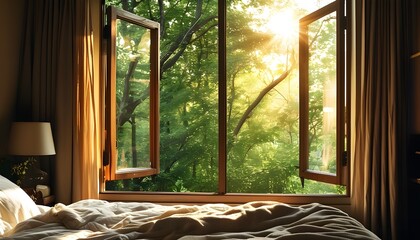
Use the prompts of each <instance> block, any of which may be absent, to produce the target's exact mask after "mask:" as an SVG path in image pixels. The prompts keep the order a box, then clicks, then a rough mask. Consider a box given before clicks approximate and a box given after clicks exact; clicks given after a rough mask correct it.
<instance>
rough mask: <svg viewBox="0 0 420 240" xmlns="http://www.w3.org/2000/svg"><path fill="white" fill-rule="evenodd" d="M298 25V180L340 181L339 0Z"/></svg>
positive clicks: (342, 59) (343, 163)
mask: <svg viewBox="0 0 420 240" xmlns="http://www.w3.org/2000/svg"><path fill="white" fill-rule="evenodd" d="M299 25H300V29H299V30H300V39H299V84H300V93H299V95H300V102H299V104H300V109H299V111H300V122H299V129H300V156H299V161H300V162H299V176H300V178H301V179H302V185H303V181H304V179H312V180H317V181H322V182H327V183H332V184H341V185H345V178H344V174H345V172H346V171H345V170H344V168H345V167H346V164H347V151H346V146H345V145H346V140H345V138H346V133H345V126H346V125H345V124H346V110H345V107H346V102H345V98H346V93H345V91H346V87H345V85H346V79H345V70H344V69H345V41H344V40H345V17H344V1H342V0H337V1H335V2H332V3H330V4H329V5H326V6H325V7H323V8H321V9H318V10H317V11H315V12H312V13H310V14H308V15H306V16H305V17H303V18H301V19H300V22H299ZM319 103H322V105H321V104H319Z"/></svg>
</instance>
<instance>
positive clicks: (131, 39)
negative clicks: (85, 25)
mask: <svg viewBox="0 0 420 240" xmlns="http://www.w3.org/2000/svg"><path fill="white" fill-rule="evenodd" d="M116 44H117V46H116V54H117V56H116V57H117V84H116V94H117V97H116V100H117V103H116V106H117V111H116V114H117V116H116V120H117V121H116V122H117V128H116V129H117V154H118V162H117V173H123V172H125V171H127V170H129V169H130V168H150V167H151V166H150V140H149V139H150V127H149V116H150V112H149V101H150V98H149V95H150V94H149V84H150V30H149V29H146V28H143V27H140V26H137V25H134V24H131V23H128V22H125V21H122V20H119V19H118V20H117V42H116Z"/></svg>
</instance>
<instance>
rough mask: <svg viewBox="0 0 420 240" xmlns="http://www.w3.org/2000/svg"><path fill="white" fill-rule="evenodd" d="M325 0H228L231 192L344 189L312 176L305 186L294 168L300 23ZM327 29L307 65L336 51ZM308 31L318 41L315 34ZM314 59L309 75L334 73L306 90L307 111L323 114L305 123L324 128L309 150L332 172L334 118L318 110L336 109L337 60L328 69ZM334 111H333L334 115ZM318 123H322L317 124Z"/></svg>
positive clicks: (313, 114)
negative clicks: (320, 155) (308, 95)
mask: <svg viewBox="0 0 420 240" xmlns="http://www.w3.org/2000/svg"><path fill="white" fill-rule="evenodd" d="M330 2H332V1H330V0H329V1H317V0H314V1H299V0H296V1H233V0H232V1H228V9H227V32H228V35H227V59H228V66H227V75H228V76H227V86H228V89H227V93H228V101H227V112H228V116H227V119H228V145H227V146H228V153H227V154H228V163H227V171H228V173H227V179H228V180H227V188H228V192H232V193H343V192H344V191H343V188H340V187H338V186H335V185H331V184H323V183H319V182H315V181H305V188H302V186H301V181H300V178H299V169H298V166H299V74H298V73H299V72H298V66H299V64H298V62H297V61H298V44H299V33H298V30H299V26H298V24H299V23H298V22H299V19H300V18H301V17H303V16H305V15H307V14H309V13H311V12H313V11H315V10H317V9H319V8H320V7H322V6H325V5H327V4H328V3H330ZM244 13H246V14H244ZM314 27H315V23H314ZM328 28H331V27H330V26H328ZM314 30H317V29H314ZM311 31H313V30H312V29H311ZM328 31H329V30H328ZM328 31H327V30H325V29H324V27H323V28H322V32H320V33H318V37H316V38H317V39H316V41H314V44H315V45H316V46H317V47H318V46H319V45H323V48H320V51H317V52H316V53H314V56H313V57H312V58H311V60H310V61H311V62H316V60H318V61H321V60H322V61H326V60H328V59H329V57H333V56H332V55H334V54H335V52H334V53H329V52H328V53H322V51H324V50H328V51H330V49H335V42H333V40H334V38H335V34H334V35H333V36H331V34H330V33H329V32H328ZM311 34H312V35H311V36H313V38H314V39H315V35H314V34H316V32H311ZM330 38H332V40H329V39H330ZM324 54H326V55H327V57H325V56H324ZM334 57H335V55H334ZM317 64H318V65H312V66H311V68H312V69H313V71H312V78H314V77H315V76H314V74H324V75H327V76H329V75H330V74H332V75H333V76H332V78H331V79H329V81H327V80H326V79H322V80H316V81H320V83H319V84H318V85H316V86H314V88H313V89H312V90H311V97H312V98H313V99H312V102H311V104H312V105H311V106H310V107H311V110H313V111H318V110H319V109H320V110H321V112H320V113H318V112H315V113H311V114H312V117H315V118H317V119H311V120H310V121H313V122H311V124H314V126H312V127H316V128H315V130H316V131H320V132H321V133H322V135H320V134H318V133H317V134H318V135H317V136H316V137H317V139H316V141H317V142H316V144H315V143H313V145H312V148H315V149H314V150H313V152H314V153H317V151H321V152H322V151H323V154H324V156H325V157H326V158H328V164H326V165H327V167H328V168H327V169H328V170H331V169H335V166H332V164H331V161H332V160H335V147H334V146H333V147H332V148H330V147H329V145H328V144H331V142H333V141H335V139H331V136H332V137H333V138H334V137H335V118H333V117H329V116H328V115H326V114H323V109H324V108H323V106H324V105H325V111H331V110H332V111H334V110H335V107H336V106H335V102H334V101H335V95H334V94H335V90H334V87H335V78H334V77H335V75H334V72H333V71H335V65H334V64H335V62H334V61H332V62H329V63H328V64H329V65H328V66H331V68H332V70H330V69H329V68H327V69H324V68H323V66H322V65H321V63H317ZM317 77H318V76H317ZM313 81H315V80H313ZM323 84H324V85H323ZM314 85H315V84H314ZM318 88H319V89H318ZM334 114H335V112H332V114H331V115H333V116H334V117H335V115H334ZM324 115H325V119H324ZM317 120H319V121H320V122H319V123H317V122H314V121H317ZM316 124H320V126H318V125H316ZM319 147H321V150H319V149H318V148H319ZM312 162H313V161H312ZM313 165H315V163H314V164H313Z"/></svg>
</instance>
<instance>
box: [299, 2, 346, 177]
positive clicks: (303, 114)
mask: <svg viewBox="0 0 420 240" xmlns="http://www.w3.org/2000/svg"><path fill="white" fill-rule="evenodd" d="M344 9H345V8H344V1H343V0H336V1H334V2H332V3H330V4H328V5H326V6H324V7H322V8H320V9H318V10H317V11H314V12H312V13H310V14H308V15H306V16H305V17H303V18H301V19H300V21H299V99H300V100H299V105H300V107H299V136H300V137H299V177H300V178H301V179H302V185H303V183H304V179H312V180H316V181H319V182H326V183H331V184H338V185H348V179H347V178H346V177H345V176H346V175H347V174H346V171H348V170H347V169H346V167H347V161H348V160H347V159H348V151H346V149H348V146H349V145H348V144H349V142H350V141H348V140H347V141H346V140H345V138H346V132H348V131H346V122H347V121H346V120H347V118H348V117H349V115H348V114H347V113H346V92H345V91H346V76H345V68H346V43H345V40H346V39H345V37H346V35H345V30H346V17H345V15H344ZM333 12H336V22H337V27H336V48H337V49H336V54H337V56H336V59H337V61H336V79H337V81H336V83H337V86H336V93H337V96H336V105H337V107H336V108H337V115H336V126H337V130H336V174H329V173H326V172H321V171H314V170H310V169H309V139H308V138H309V137H308V136H309V115H308V112H309V43H308V25H309V24H311V23H312V22H314V21H316V20H319V19H321V18H322V17H324V16H326V15H328V14H331V13H333ZM348 90H349V88H347V91H348ZM347 95H349V94H348V93H347ZM347 137H348V136H347Z"/></svg>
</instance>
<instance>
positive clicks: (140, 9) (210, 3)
mask: <svg viewBox="0 0 420 240" xmlns="http://www.w3.org/2000/svg"><path fill="white" fill-rule="evenodd" d="M200 3H201V5H200ZM107 4H108V5H116V6H119V7H121V8H123V9H125V10H128V11H131V12H134V13H135V14H137V15H139V16H142V17H146V18H149V19H151V20H154V21H157V22H160V23H161V59H160V60H161V64H160V65H161V66H160V67H161V84H160V132H161V135H160V144H161V146H160V148H161V152H160V159H161V160H160V165H161V173H159V174H158V175H156V176H152V177H145V178H139V179H130V180H119V181H111V182H107V183H106V184H107V185H106V189H110V190H129V191H159V192H216V191H217V188H218V156H217V154H218V146H217V144H218V88H219V84H218V68H219V66H218V57H219V56H218V46H217V44H218V40H217V39H218V32H217V31H218V29H217V11H218V10H217V9H218V7H217V1H216V0H203V1H186V0H179V1H163V5H162V6H160V7H161V8H159V4H158V3H157V1H142V0H140V1H130V0H119V1H116V0H107ZM267 6H269V8H270V9H272V10H273V9H283V8H287V7H289V8H291V9H293V10H294V11H295V13H296V14H299V15H300V16H302V15H303V14H305V13H307V10H305V9H302V8H301V7H299V6H297V5H296V4H295V2H294V1H274V0H264V1H263V0H261V1H233V0H232V1H228V2H227V18H228V19H227V21H228V22H227V29H226V31H227V46H226V47H227V61H228V63H227V69H226V71H227V84H228V86H227V93H228V99H227V101H228V102H227V110H228V115H227V121H228V133H227V134H228V143H227V144H228V145H227V147H228V163H227V164H228V165H227V168H228V191H229V192H236V193H343V192H345V188H344V190H343V188H339V187H337V186H330V185H325V184H318V183H314V182H312V181H308V183H307V184H306V186H305V188H302V187H301V184H300V179H299V177H298V165H299V160H298V159H299V147H298V146H299V126H298V120H299V102H298V91H299V88H298V71H297V67H296V66H297V64H295V65H293V62H294V60H295V59H296V58H297V56H296V55H295V52H297V37H296V39H295V41H294V42H288V41H285V40H282V39H280V38H278V36H276V35H275V34H274V33H272V32H267V31H266V32H264V31H262V30H261V29H260V28H261V26H263V25H264V24H265V22H266V21H267V17H265V16H264V15H261V16H258V17H256V12H265V11H266V9H267ZM326 26H327V27H326V29H327V30H325V31H323V32H322V34H323V35H320V36H319V37H318V38H319V40H318V41H316V43H314V44H317V45H316V47H317V48H319V49H323V50H325V49H327V50H328V51H334V48H333V47H331V46H332V43H331V40H329V39H330V38H329V34H330V33H331V32H332V29H331V26H329V25H328V24H327V25H326ZM279 27H282V26H281V24H279ZM119 29H120V31H121V35H119V36H118V38H119V40H118V43H119V44H120V48H119V49H120V50H118V52H117V54H118V61H119V62H121V64H119V65H118V70H117V75H118V79H119V80H118V83H117V84H118V85H119V86H118V89H119V91H118V92H117V106H118V113H117V114H118V116H117V117H118V119H119V121H118V147H119V149H118V152H119V154H120V159H124V161H125V162H121V161H122V160H120V162H119V164H120V165H125V166H126V167H131V166H134V165H136V164H134V163H133V162H134V161H133V158H134V157H133V154H135V153H137V152H138V153H139V154H138V155H139V157H138V158H139V159H138V161H139V162H147V159H148V143H147V137H148V135H147V134H146V133H147V131H148V119H147V113H148V108H147V107H148V100H147V97H144V95H145V92H146V91H147V85H144V84H143V85H142V84H139V83H138V82H136V81H133V79H134V80H135V79H142V78H143V76H144V75H147V67H148V66H147V64H145V63H146V62H147V61H142V60H141V58H144V54H141V51H140V50H139V47H138V46H139V45H140V43H141V42H142V40H141V39H142V38H143V37H144V32H141V31H132V30H133V29H132V28H131V27H130V26H129V25H124V24H121V25H120V27H119ZM315 55H316V54H315ZM133 56H135V57H136V58H134V57H133ZM315 57H316V56H315ZM278 59H280V60H278ZM315 59H316V60H317V61H314V62H315V63H314V64H315V65H312V66H311V69H313V71H312V72H311V76H312V77H313V78H314V79H324V78H325V75H326V74H330V73H331V70H330V69H326V72H324V70H323V68H320V67H319V66H321V65H325V66H331V64H329V65H328V63H329V62H330V61H331V59H328V58H315ZM133 63H137V64H139V66H137V68H136V71H135V72H134V73H133V75H131V76H128V77H129V79H131V81H125V79H126V78H127V73H128V72H129V69H130V64H133ZM285 72H288V74H287V75H286V77H285V78H284V79H281V81H279V83H278V84H276V85H275V86H274V87H272V88H271V89H268V91H267V93H266V94H265V95H264V96H263V97H262V98H261V99H260V101H256V99H258V98H259V96H261V93H262V92H263V91H264V90H266V89H267V87H268V86H269V85H270V84H271V83H273V82H275V81H276V80H277V79H279V77H280V76H281V75H282V74H283V73H285ZM313 84H314V85H315V86H316V85H319V86H320V87H319V88H315V89H314V90H313V91H312V92H311V99H310V105H311V106H313V107H311V112H310V121H311V124H312V125H313V126H311V127H310V128H311V129H312V130H313V131H312V132H311V134H312V135H311V139H312V142H311V152H313V154H315V153H317V151H319V149H320V148H321V149H322V144H323V141H322V139H321V137H322V134H321V132H322V128H320V127H319V126H318V125H319V124H320V123H322V121H323V120H322V117H323V104H322V101H323V92H322V90H323V89H322V85H323V82H319V83H313ZM127 87H128V88H129V89H130V91H129V92H130V94H129V97H126V96H124V89H126V88H127ZM142 97H144V98H142ZM139 99H141V101H138V103H137V102H136V101H137V100H139ZM133 103H136V104H137V105H135V108H133V110H131V111H130V108H129V107H128V106H130V105H131V106H132V104H133ZM253 105H255V106H254V107H253V108H250V106H253ZM249 108H250V109H252V110H251V111H250V113H249V114H248V115H244V114H245V113H246V110H247V109H249ZM242 119H245V120H244V123H243V125H242V127H240V128H238V125H239V124H240V122H241V121H242ZM133 126H134V128H133ZM235 129H239V130H238V131H235ZM133 132H134V133H133ZM133 138H134V139H136V143H137V144H136V146H137V148H136V149H135V151H134V150H133V149H132V148H131V143H132V141H133ZM125 146H129V147H125ZM317 160H319V159H317ZM136 161H137V160H136ZM316 164H322V163H316ZM331 169H334V166H331Z"/></svg>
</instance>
